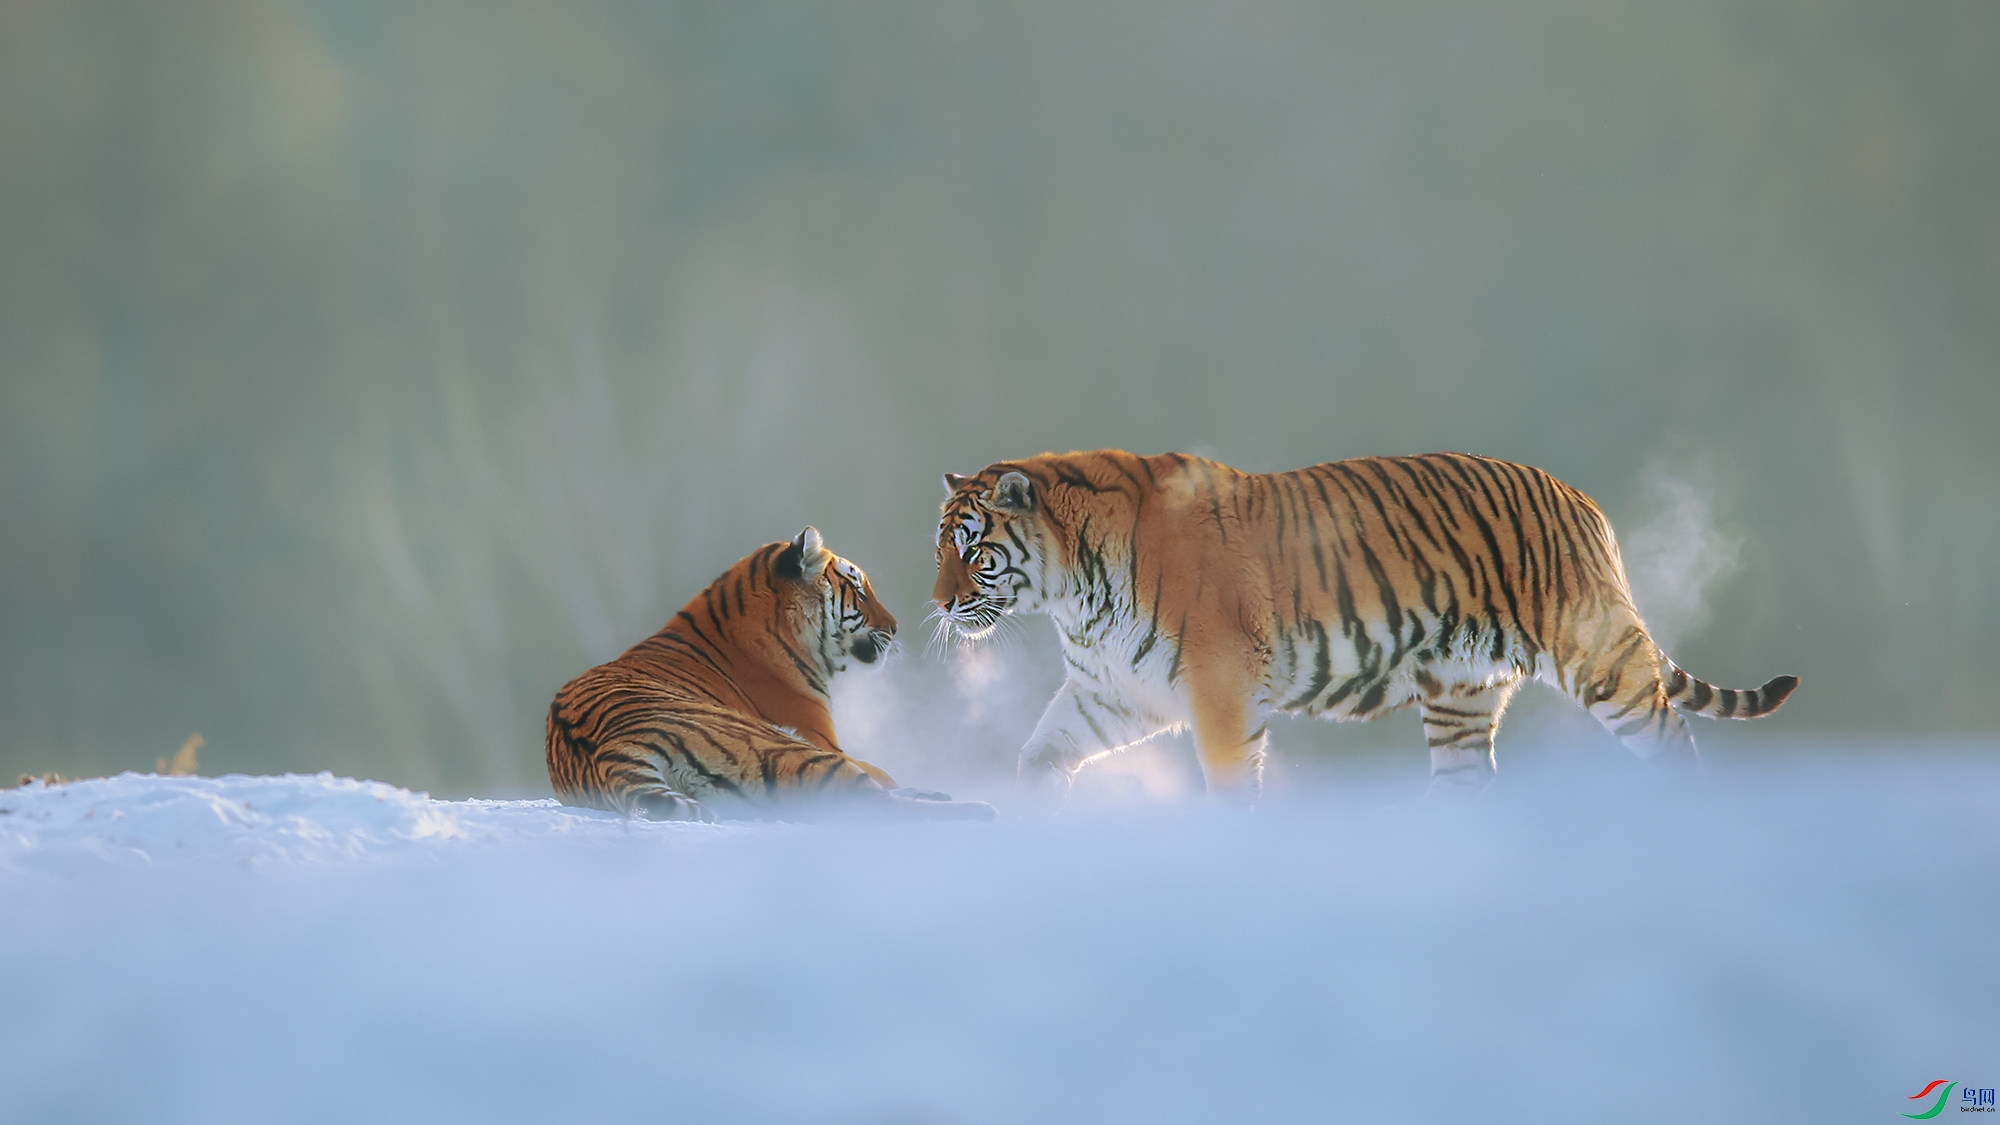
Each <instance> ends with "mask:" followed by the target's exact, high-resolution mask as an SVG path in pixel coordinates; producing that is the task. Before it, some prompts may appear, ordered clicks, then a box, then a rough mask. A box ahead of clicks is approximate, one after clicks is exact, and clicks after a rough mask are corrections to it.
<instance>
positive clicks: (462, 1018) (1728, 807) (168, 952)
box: [0, 753, 2000, 1125]
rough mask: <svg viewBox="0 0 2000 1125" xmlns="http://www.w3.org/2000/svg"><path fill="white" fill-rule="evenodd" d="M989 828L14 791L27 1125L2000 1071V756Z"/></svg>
mask: <svg viewBox="0 0 2000 1125" xmlns="http://www.w3.org/2000/svg"><path fill="white" fill-rule="evenodd" d="M1414 796H1415V794H1413V793H1409V792H1405V791H1403V790H1401V789H1400V788H1398V789H1393V790H1384V791H1382V792H1379V793H1349V794H1347V795H1346V796H1345V797H1344V798H1343V799H1341V800H1340V801H1339V802H1338V803H1335V802H1333V801H1331V800H1330V799H1312V800H1308V799H1299V800H1295V801H1292V802H1289V803H1288V802H1270V803H1267V805H1266V807H1265V808H1263V809H1262V810H1260V811H1258V812H1256V813H1254V814H1253V813H1250V812H1247V811H1244V810H1235V809H1226V808H1215V807H1208V806H1205V805H1200V804H1195V805H1192V806H1176V807H1170V808H1150V809H1147V808H1123V809H1107V808H1096V809H1092V808H1088V807H1072V808H1071V809H1070V810H1069V811H1068V812H1066V813H1064V814H1063V815H1062V816H1059V817H1056V818H1053V819H1027V818H1014V819H1004V820H1001V821H999V822H997V823H991V824H912V825H894V826H890V825H861V824H843V825H813V826H797V825H748V826H722V827H714V826H706V825H671V824H668V825H657V824H645V823H637V824H628V823H627V822H625V821H622V820H620V819H618V818H615V817H609V816H604V815H600V814H595V813H589V812H583V811H579V810H574V809H565V808H562V807H560V806H557V805H555V804H553V803H551V802H547V801H526V802H493V801H433V800H430V799H428V798H426V797H424V796H423V795H421V794H414V793H408V792H404V791H402V790H398V789H395V788H393V787H390V786H385V785H378V784H375V783H371V782H362V781H352V780H348V779H343V778H335V777H330V776H326V775H320V776H317V777H272V778H254V777H225V778H168V777H149V776H138V775H126V776H123V777H116V778H107V779H102V780H99V781H91V782H78V783H74V784H71V785H68V786H61V787H54V788H33V787H31V788H28V789H24V790H11V791H5V792H0V809H5V810H6V811H5V812H4V814H0V965H5V966H7V967H8V973H7V974H6V975H5V976H4V978H0V1121H8V1122H12V1121H23V1122H30V1121H34V1122H39V1121H148V1122H163V1123H171V1122H183V1121H185V1122H235V1121H245V1122H249V1121H292V1122H329V1123H332V1122H357V1121H368V1122H399V1121H441V1120H444V1121H455V1120H479V1121H493V1122H513V1121H519V1122H536V1123H541V1122H555V1121H626V1120H633V1121H674V1122H700V1123H704V1125H706V1123H711V1122H785V1123H791V1122H808V1123H818V1122H826V1123H833V1125H849V1123H853V1125H872V1123H887V1122H900V1123H908V1125H917V1123H930V1122H936V1123H944V1122H960V1123H967V1125H972V1123H984V1122H994V1123H1003V1122H1028V1121H1035V1122H1041V1121H1047V1122H1127V1121H1129V1122H1148V1123H1154V1122H1218V1121H1322V1120H1333V1121H1338V1120H1375V1119H1386V1120H1433V1121H1498V1122H1507V1121H1607V1120H1615V1121H1621V1122H1662V1123H1667V1122H1672V1123H1678V1122H1686V1121H1723V1122H1728V1121H1745V1122H1751V1121H1834V1120H1842V1121H1847V1120H1852V1121H1870V1120H1884V1121H1889V1120H1900V1118H1897V1117H1895V1116H1894V1115H1895V1114H1896V1113H1899V1112H1902V1111H1903V1110H1905V1109H1908V1108H1909V1106H1910V1105H1911V1103H1910V1102H1909V1101H1908V1100H1907V1099H1908V1096H1909V1095H1910V1094H1912V1093H1915V1092H1916V1091H1918V1090H1920V1089H1922V1088H1923V1086H1924V1085H1925V1083H1927V1082H1929V1081H1931V1080H1933V1079H1938V1078H1944V1079H1950V1080H1954V1081H1958V1082H1960V1083H1961V1085H1966V1086H1973V1085H1977V1086H1982V1087H1983V1086H1993V1085H1996V1084H2000V1062H1996V1060H2000V958H1996V957H1995V956H1994V954H1993V950H1994V935H1995V934H1996V933H2000V894H1996V893H1995V891H1994V874H1995V872H1996V871H2000V816H1996V815H1995V813H1996V811H2000V768H1996V766H1995V765H1994V764H1993V762H1992V759H1991V757H1990V756H1988V757H1984V758H1978V759H1974V758H1966V759H1959V760H1953V761H1941V760H1930V761H1928V762H1921V761H1915V760H1905V761H1895V760H1893V759H1891V758H1890V756H1889V755H1888V754H1887V753H1884V754H1883V755H1881V756H1880V757H1878V758H1877V760H1876V761H1874V762H1873V763H1864V764H1862V765H1843V764H1840V763H1836V762H1827V761H1821V760H1814V759H1808V758H1805V757H1798V758H1793V759H1792V760H1791V761H1790V762H1789V763H1788V764H1787V765H1786V766H1785V768H1783V769H1776V768H1774V769H1769V770H1766V771H1764V772H1761V773H1755V774H1752V773H1744V774H1742V775H1740V776H1738V777H1736V778H1735V779H1733V780H1731V781H1729V782H1727V783H1722V784H1717V785H1715V786H1711V787H1709V788H1707V789H1706V790H1703V791H1700V792H1696V793H1692V794H1690V793H1669V794H1662V793H1659V792H1656V791H1655V790H1653V789H1650V788H1646V787H1639V788H1632V787H1627V788H1624V789H1619V788H1617V787H1606V786H1596V787H1593V786H1591V785H1558V784H1555V783H1553V782H1549V781H1548V780H1547V779H1543V780H1542V781H1539V782H1535V783H1532V784H1516V785H1512V786H1508V785H1507V784H1505V783H1504V782H1503V785H1502V786H1501V787H1500V788H1498V789H1496V790H1495V791H1494V792H1493V793H1492V795H1490V796H1489V797H1488V798H1487V799H1485V800H1482V801H1480V802H1477V803H1475V804H1471V805H1463V806H1438V805H1430V804H1422V803H1417V802H1414V801H1412V800H1411V798H1413V797H1414Z"/></svg>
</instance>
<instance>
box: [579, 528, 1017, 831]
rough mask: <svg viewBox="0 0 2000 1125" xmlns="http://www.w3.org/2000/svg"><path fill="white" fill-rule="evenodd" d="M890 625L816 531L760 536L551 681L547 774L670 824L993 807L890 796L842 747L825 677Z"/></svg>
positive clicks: (884, 648)
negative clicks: (582, 666)
mask: <svg viewBox="0 0 2000 1125" xmlns="http://www.w3.org/2000/svg"><path fill="white" fill-rule="evenodd" d="M895 633H896V619H895V618H894V617H893V616H891V615H890V613H889V611H888V609H886V608H885V607H884V606H883V605H882V603H881V601H879V600H878V599H877V598H876V597H875V590H874V587H872V586H871V585H869V582H868V576H867V575H865V574H863V573H862V572H861V568H859V567H857V566H855V565H854V564H853V563H851V562H848V561H847V560H846V559H843V558H840V557H838V556H836V555H834V554H832V553H831V552H829V551H827V550H826V548H825V546H824V544H823V543H822V542H821V539H820V534H819V532H818V531H816V530H814V529H812V528H810V527H808V528H806V529H805V530H804V531H803V532H801V533H799V537H798V538H797V539H796V540H793V541H792V542H790V543H782V542H781V543H767V544H765V545H764V546H762V547H759V548H758V549H757V550H755V551H753V552H751V553H750V555H749V556H748V557H746V558H744V559H743V560H741V561H740V562H738V563H737V564H736V565H735V566H732V567H730V568H729V570H728V572H727V573H725V574H723V576H722V577H720V578H718V579H716V580H715V581H714V582H713V583H711V584H710V585H709V587H708V588H707V589H706V590H703V591H702V592H701V593H700V594H698V595H696V597H695V598H694V600H693V601H690V602H689V603H688V604H687V605H686V607H684V608H683V609H682V610H681V611H680V612H679V613H678V614H676V615H675V616H674V619H673V620H672V621H669V622H668V623H667V625H666V627H665V628H663V629H661V630H660V631H659V632H658V633H655V634H654V635H653V636H652V637H651V638H649V639H647V640H645V641H642V642H640V643H639V644H637V645H635V646H633V647H632V648H631V649H630V650H628V651H627V652H626V653H625V654H624V655H623V656H620V657H619V658H618V659H616V660H613V661H611V662H610V663H609V664H600V665H598V666H597V667H595V668H592V669H591V670H589V671H588V672H585V673H584V674H583V675H581V676H578V677H577V678H576V679H574V680H571V681H570V682H569V683H568V684H566V685H564V687H563V689H562V690H561V691H559V692H557V693H556V698H555V702H554V703H552V704H550V706H549V717H548V725H547V756H548V766H549V783H550V784H551V785H552V786H554V788H555V791H556V795H557V796H558V797H560V798H562V800H563V801H564V802H566V803H569V804H578V805H594V806H596V807H599V808H606V809H612V810H614V811H618V812H623V813H626V814H627V815H645V816H648V817H652V818H656V819H663V820H713V819H716V817H717V816H719V815H730V816H738V817H769V816H773V815H777V814H778V813H779V812H780V811H781V810H782V813H783V815H785V816H787V817H790V818H796V817H799V816H801V815H809V814H814V813H817V814H821V815H824V814H827V813H829V812H835V811H839V810H841V809H842V808H845V809H846V810H847V811H850V812H854V811H861V812H870V811H872V812H876V813H884V814H889V815H905V816H913V817H922V818H934V819H957V818H973V819H984V818H988V817H991V816H992V815H993V809H992V807H991V806H989V805H985V804H981V803H979V802H976V801H951V800H949V799H947V798H943V795H942V794H916V793H915V792H914V791H907V790H906V791H900V792H892V790H895V789H896V782H895V781H894V779H892V778H890V776H889V775H888V774H886V773H884V772H882V771H881V770H879V769H877V768H875V767H874V766H871V765H869V764H868V763H866V762H863V761H860V760H858V759H855V758H850V757H848V756H847V755H846V754H844V753H842V752H841V750H840V747H839V746H838V745H837V744H836V743H835V741H834V735H833V717H832V714H831V713H830V712H829V711H828V709H827V681H828V680H829V679H830V678H831V677H832V676H833V675H834V674H835V673H837V672H839V671H841V670H842V669H844V668H846V667H847V663H848V660H849V659H850V658H851V659H854V660H858V661H860V662H861V663H864V664H872V663H874V662H875V661H877V660H879V659H881V658H882V657H883V656H885V655H886V654H887V652H888V649H889V647H890V644H891V642H892V641H893V639H894V637H895Z"/></svg>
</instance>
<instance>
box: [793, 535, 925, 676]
mask: <svg viewBox="0 0 2000 1125" xmlns="http://www.w3.org/2000/svg"><path fill="white" fill-rule="evenodd" d="M771 571H772V574H773V575H774V576H775V577H776V578H777V580H778V583H777V584H778V585H780V586H781V587H786V588H788V589H789V590H790V591H791V593H792V596H793V599H794V600H793V603H792V604H793V609H794V612H795V613H796V616H797V623H798V627H799V641H800V643H801V644H803V645H805V646H806V647H808V648H809V649H811V650H812V652H813V653H814V655H816V656H817V657H818V658H819V662H820V666H821V667H822V668H824V669H825V670H826V672H827V673H828V674H829V675H831V674H833V673H835V672H840V671H843V670H845V669H846V668H847V662H848V660H849V659H850V658H852V659H854V660H858V661H860V662H861V663H863V664H873V663H875V662H876V661H879V660H881V659H882V658H883V657H884V656H886V655H888V653H889V648H890V646H891V645H892V644H893V643H894V642H895V639H896V618H895V617H894V616H893V615H891V614H890V612H889V608H888V607H887V606H885V605H883V604H882V600H881V599H880V598H878V597H876V596H875V587H873V586H871V585H869V583H868V576H867V575H866V574H864V573H862V571H861V568H860V567H858V566H855V565H854V564H853V563H851V562H848V561H847V560H846V559H843V558H841V557H840V556H839V555H836V554H834V553H833V552H832V551H829V550H827V549H826V544H825V543H824V542H822V541H821V539H820V534H819V529H817V528H812V527H808V528H806V529H805V530H804V531H801V532H799V536H798V538H796V539H794V540H792V541H791V542H790V543H787V544H785V545H784V546H783V547H782V548H780V549H779V550H778V552H777V554H776V555H775V556H773V557H772V559H771Z"/></svg>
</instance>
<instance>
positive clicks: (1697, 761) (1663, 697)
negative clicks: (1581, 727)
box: [1574, 616, 1701, 773]
mask: <svg viewBox="0 0 2000 1125" xmlns="http://www.w3.org/2000/svg"><path fill="white" fill-rule="evenodd" d="M1629 630H1630V631H1629V632H1628V634H1627V638H1626V639H1625V640H1624V643H1622V644H1621V645H1619V647H1618V652H1619V655H1618V656H1617V657H1616V658H1615V659H1613V660H1611V661H1609V662H1607V663H1606V664H1605V665H1603V666H1601V667H1600V668H1598V669H1597V670H1596V671H1595V673H1594V674H1593V675H1590V676H1587V677H1585V678H1584V679H1583V681H1582V682H1581V683H1579V684H1578V685H1577V687H1576V689H1575V692H1574V694H1575V697H1576V701H1577V702H1578V703H1581V704H1582V705H1583V706H1584V709H1585V710H1587V711H1589V712H1590V717H1591V718H1593V719H1596V720H1597V722H1598V724H1599V725H1601V726H1602V727H1603V728H1604V729H1605V730H1608V731H1610V732H1611V733H1612V734H1613V735H1615V736H1617V738H1618V741H1620V742H1623V743H1624V744H1625V747H1626V749H1628V750H1630V751H1632V753H1634V754H1636V755H1638V756H1639V758H1640V760H1641V761H1648V762H1659V763H1661V764H1663V765H1667V766H1670V767H1676V768H1685V769H1690V770H1692V771H1693V772H1696V773H1699V772H1700V770H1701V754H1700V753H1699V752H1698V751H1696V750H1695V746H1694V735H1693V733H1692V732H1690V731H1689V730H1688V725H1687V722H1686V720H1684V719H1682V718H1681V715H1680V712H1678V711H1676V710H1674V707H1673V703H1672V701H1671V700H1670V699H1669V697H1668V695H1667V685H1666V683H1665V681H1664V680H1662V679H1661V677H1660V671H1661V665H1662V663H1663V658H1662V657H1661V655H1660V650H1659V649H1658V648H1656V647H1655V646H1654V645H1653V642H1652V639H1651V638H1650V637H1648V636H1646V634H1645V631H1644V626H1642V625H1639V624H1638V623H1637V618H1636V616H1635V617H1634V623H1633V624H1632V625H1631V626H1630V627H1629Z"/></svg>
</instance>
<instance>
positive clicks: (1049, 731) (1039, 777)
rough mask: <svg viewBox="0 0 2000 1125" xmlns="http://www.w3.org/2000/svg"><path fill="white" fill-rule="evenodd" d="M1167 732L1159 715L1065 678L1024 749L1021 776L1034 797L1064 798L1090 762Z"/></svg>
mask: <svg viewBox="0 0 2000 1125" xmlns="http://www.w3.org/2000/svg"><path fill="white" fill-rule="evenodd" d="M1165 729H1167V724H1166V723H1165V722H1164V721H1162V720H1161V719H1159V718H1158V717H1157V716H1154V715H1150V714H1146V713H1143V712H1141V711H1139V710H1136V709H1134V708H1132V707H1130V706H1127V705H1126V704H1125V703H1123V702H1121V701H1120V700H1119V699H1117V698H1116V697H1115V696H1110V695H1108V694H1107V693H1104V692H1099V691H1097V690H1095V689H1092V688H1090V687H1088V686H1086V685H1082V684H1079V683H1077V681H1075V680H1064V681H1063V685H1062V686H1061V687H1059V688H1057V689H1056V694H1055V698H1054V699H1051V700H1049V705H1048V707H1047V708H1046V709H1044V710H1043V711H1042V718H1041V721H1040V722H1038V723H1036V724H1035V733H1033V734H1031V735H1029V736H1028V744H1027V745H1026V746H1024V747H1022V749H1021V760H1020V767H1019V770H1018V777H1019V779H1020V782H1021V785H1022V787H1023V788H1025V789H1027V790H1028V791H1030V792H1031V793H1036V794H1040V795H1043V796H1048V797H1061V796H1064V795H1066V794H1068V792H1069V786H1070V779H1071V778H1073V777H1075V776H1076V771H1077V770H1078V769H1080V768H1082V766H1083V764H1084V763H1085V762H1087V761H1089V760H1090V759H1092V758H1095V757H1097V756H1099V755H1101V754H1108V753H1110V752H1111V751H1113V750H1120V749H1123V748H1125V747H1127V746H1130V745H1132V744H1133V743H1135V742H1143V741H1145V740H1146V739H1148V738H1151V737H1153V736H1154V735H1156V734H1158V733H1160V732H1161V731H1163V730H1165Z"/></svg>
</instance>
